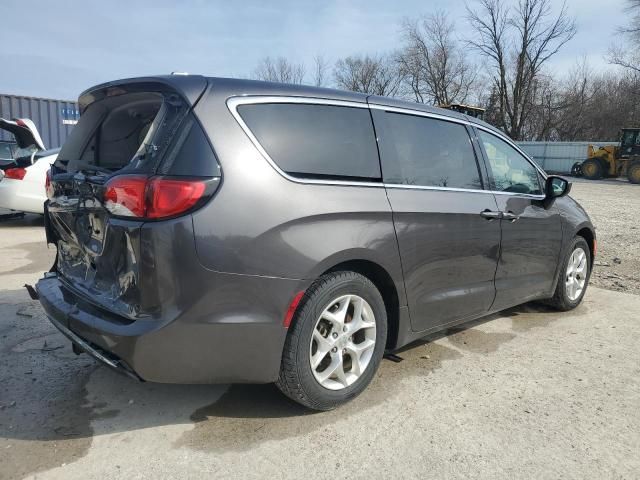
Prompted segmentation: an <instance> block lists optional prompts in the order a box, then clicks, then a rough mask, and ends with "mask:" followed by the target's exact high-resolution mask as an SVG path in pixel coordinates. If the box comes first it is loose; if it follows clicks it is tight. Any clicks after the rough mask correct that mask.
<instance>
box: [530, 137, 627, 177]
mask: <svg viewBox="0 0 640 480" xmlns="http://www.w3.org/2000/svg"><path fill="white" fill-rule="evenodd" d="M517 143H518V146H519V147H520V148H521V149H522V150H524V151H525V153H526V154H527V155H529V156H530V157H531V158H533V159H534V160H535V161H536V163H537V164H538V165H540V167H542V168H543V169H544V170H545V171H547V172H552V173H571V167H572V166H573V165H574V164H575V163H576V162H582V161H584V160H586V158H587V149H588V148H589V145H594V146H596V148H597V147H600V146H604V145H618V143H616V142H599V141H590V142H517Z"/></svg>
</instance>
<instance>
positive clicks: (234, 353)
mask: <svg viewBox="0 0 640 480" xmlns="http://www.w3.org/2000/svg"><path fill="white" fill-rule="evenodd" d="M210 275H211V276H212V277H215V278H213V279H211V282H209V285H208V286H207V291H208V294H207V295H204V297H205V298H203V301H204V303H206V304H208V305H209V306H210V308H207V313H206V314H203V313H204V312H203V310H202V304H200V305H194V306H193V308H188V309H185V311H184V312H182V313H181V314H179V315H177V316H175V317H174V318H173V319H170V320H163V319H162V318H153V319H141V320H135V321H130V320H127V319H124V318H122V317H116V316H114V315H113V314H111V313H109V312H106V311H101V310H100V309H99V308H97V307H93V306H92V305H90V304H88V303H86V302H85V301H84V300H83V299H81V298H80V297H78V296H77V295H76V294H75V293H73V292H71V291H70V290H69V289H68V288H67V287H65V286H64V284H63V282H61V281H60V280H59V279H58V277H57V276H49V277H46V278H43V279H41V280H40V281H39V282H38V283H37V285H36V290H37V292H38V295H39V299H40V303H41V304H42V306H43V308H44V310H45V312H46V314H47V316H48V317H49V319H50V320H51V322H52V323H53V324H54V326H56V328H58V329H59V330H60V331H61V332H62V333H63V334H64V335H65V336H66V337H67V338H69V339H70V340H71V341H72V342H73V343H74V344H75V345H77V346H78V347H79V348H80V349H81V350H83V351H85V352H87V353H89V354H90V355H92V356H93V357H94V358H96V359H98V360H99V361H100V362H102V363H103V364H106V365H108V366H109V367H111V368H114V369H115V370H118V371H120V372H122V373H125V374H127V375H129V376H131V377H134V378H137V379H140V380H144V381H152V382H161V383H268V382H273V381H275V380H276V379H277V378H278V374H279V371H280V361H281V357H282V348H283V346H284V341H285V338H286V333H287V331H286V329H285V328H284V327H283V325H282V318H281V317H282V316H281V315H274V312H275V311H280V312H284V311H286V305H287V302H289V301H290V299H291V295H292V292H294V291H295V289H296V288H298V282H297V281H294V280H288V279H276V278H265V277H249V276H246V277H245V276H238V275H229V274H222V273H215V272H211V274H210ZM233 290H235V291H237V292H238V294H235V295H233V294H232V295H230V294H229V292H230V291H233ZM257 292H260V294H259V296H260V297H261V298H271V299H273V300H274V302H275V303H273V304H263V305H260V306H257V305H256V303H255V302H254V301H252V300H255V299H256V296H255V295H256V294H257ZM224 293H226V296H224V297H221V296H220V294H224ZM265 294H266V297H265V296H264V295H265ZM241 299H242V302H241V301H240V300H241ZM280 304H282V305H280Z"/></svg>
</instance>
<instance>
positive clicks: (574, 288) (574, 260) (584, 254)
mask: <svg viewBox="0 0 640 480" xmlns="http://www.w3.org/2000/svg"><path fill="white" fill-rule="evenodd" d="M589 252H590V249H589V245H588V244H587V242H586V240H585V239H584V238H582V237H576V238H575V239H574V240H573V243H572V244H571V247H570V248H569V250H568V253H567V255H566V256H565V258H564V262H563V264H562V273H561V274H560V277H559V278H558V284H557V285H556V291H555V293H554V294H553V297H551V298H550V299H549V300H548V301H547V303H548V304H549V305H551V306H552V307H554V308H556V309H558V310H561V311H567V310H573V309H574V308H576V307H577V306H578V305H580V302H582V299H583V298H584V294H585V293H586V291H587V286H588V285H589V277H590V276H591V254H590V253H589Z"/></svg>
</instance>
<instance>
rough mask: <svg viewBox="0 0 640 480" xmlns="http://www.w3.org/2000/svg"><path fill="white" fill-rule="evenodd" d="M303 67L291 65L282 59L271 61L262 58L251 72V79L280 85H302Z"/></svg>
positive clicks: (268, 58)
mask: <svg viewBox="0 0 640 480" xmlns="http://www.w3.org/2000/svg"><path fill="white" fill-rule="evenodd" d="M304 73H305V69H304V65H302V64H295V63H291V62H290V61H289V60H287V59H286V58H284V57H278V58H276V59H272V58H271V57H265V58H263V59H262V60H261V61H260V63H259V64H258V66H257V67H256V69H255V70H254V72H253V77H254V78H256V79H258V80H265V81H268V82H281V83H298V84H300V83H303V81H304Z"/></svg>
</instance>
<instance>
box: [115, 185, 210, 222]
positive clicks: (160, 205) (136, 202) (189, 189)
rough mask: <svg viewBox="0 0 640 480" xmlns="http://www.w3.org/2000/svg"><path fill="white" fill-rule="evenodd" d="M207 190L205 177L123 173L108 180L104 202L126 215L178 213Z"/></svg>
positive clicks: (163, 216)
mask: <svg viewBox="0 0 640 480" xmlns="http://www.w3.org/2000/svg"><path fill="white" fill-rule="evenodd" d="M205 190H206V184H205V182H204V181H202V180H187V179H175V178H164V177H151V178H148V177H145V176H140V175H119V176H117V177H113V178H112V179H111V180H109V181H108V182H107V183H106V185H105V192H104V205H105V207H106V208H107V210H109V211H110V212H111V213H113V214H114V215H118V216H123V217H137V218H153V219H158V218H166V217H174V216H177V215H180V214H181V213H184V212H186V211H187V210H189V209H190V208H192V207H193V206H194V205H195V204H196V203H198V201H199V200H200V199H201V198H202V197H203V195H204V193H205Z"/></svg>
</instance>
